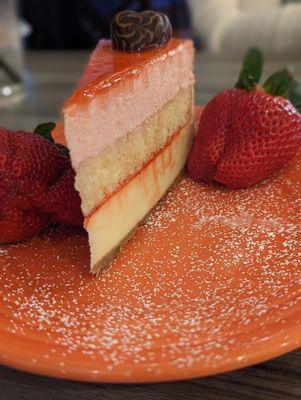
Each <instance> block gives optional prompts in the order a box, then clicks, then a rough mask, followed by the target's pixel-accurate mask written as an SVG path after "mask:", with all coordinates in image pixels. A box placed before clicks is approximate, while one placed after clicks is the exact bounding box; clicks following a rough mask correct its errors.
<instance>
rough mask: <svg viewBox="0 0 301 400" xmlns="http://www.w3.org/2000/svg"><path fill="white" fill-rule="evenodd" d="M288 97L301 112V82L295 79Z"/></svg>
mask: <svg viewBox="0 0 301 400" xmlns="http://www.w3.org/2000/svg"><path fill="white" fill-rule="evenodd" d="M288 99H289V101H290V102H291V103H292V104H293V106H294V107H295V109H296V110H297V111H299V113H301V83H298V82H297V81H295V80H294V81H293V84H292V86H291V90H290V92H289V95H288Z"/></svg>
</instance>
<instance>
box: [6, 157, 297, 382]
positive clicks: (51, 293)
mask: <svg viewBox="0 0 301 400" xmlns="http://www.w3.org/2000/svg"><path fill="white" fill-rule="evenodd" d="M298 176H300V163H299V164H298V165H296V162H294V163H291V165H290V166H288V167H287V168H286V170H285V171H284V172H283V173H281V174H280V175H279V176H275V177H273V178H271V179H270V180H268V181H265V182H263V183H261V184H259V185H257V186H256V187H254V188H251V189H248V190H241V191H229V190H227V189H222V188H219V187H216V186H214V185H198V184H196V183H194V182H193V181H191V180H190V179H188V178H184V179H183V180H182V181H181V182H180V183H179V184H178V185H177V186H176V187H174V188H173V189H172V190H171V191H170V192H169V193H168V194H167V196H165V198H164V200H163V201H161V202H160V203H159V204H158V206H157V207H156V208H155V210H154V211H153V212H152V214H151V215H150V217H149V218H148V220H147V222H146V223H145V224H144V225H143V226H141V227H140V228H139V229H138V231H137V233H136V234H135V236H134V237H133V238H132V239H131V240H130V241H129V242H128V243H127V244H126V245H125V246H124V249H123V251H122V252H121V253H120V254H119V256H118V258H117V260H116V261H115V262H114V264H113V265H112V267H111V268H109V269H108V270H107V271H105V272H104V274H103V275H102V276H100V277H99V278H95V277H93V276H91V275H90V274H89V272H88V264H89V252H88V247H87V238H86V235H85V233H83V232H82V231H81V230H72V229H68V228H57V229H54V228H51V229H49V230H48V231H46V232H45V233H44V234H42V235H40V236H39V237H38V238H35V239H34V240H32V241H30V242H27V243H23V244H20V245H15V246H3V247H1V248H0V267H1V274H0V294H1V297H0V313H1V314H0V318H1V327H0V350H1V353H2V355H1V356H0V359H2V360H3V362H7V361H6V360H7V359H9V360H15V359H16V358H17V354H18V345H17V344H16V348H14V346H12V347H9V346H7V340H8V338H14V337H19V338H24V340H30V341H33V342H34V346H33V350H32V351H31V352H30V356H29V355H28V353H26V352H22V351H21V350H22V349H21V348H20V349H19V351H20V354H22V357H23V358H22V357H21V355H20V359H21V358H22V360H21V361H20V365H21V366H23V367H24V368H30V369H32V370H35V368H36V370H39V371H42V372H44V373H48V370H47V368H48V367H49V365H52V366H53V368H54V370H55V371H56V372H52V373H55V374H57V375H61V376H68V377H73V378H78V377H80V378H84V379H88V380H96V381H97V380H100V381H101V380H112V381H114V380H119V381H120V380H123V381H137V380H138V381H139V380H156V379H167V378H169V379H170V378H177V377H186V376H193V375H200V374H206V373H212V372H214V371H217V370H220V369H227V368H229V367H231V368H233V366H236V367H237V366H239V365H244V364H245V363H247V362H249V361H248V360H251V359H252V354H255V353H256V352H258V351H263V352H264V351H266V353H265V354H266V355H267V354H268V353H267V350H265V349H266V348H267V347H269V346H270V347H272V346H273V344H274V346H278V348H280V347H283V348H284V349H285V348H293V347H294V346H295V347H296V346H297V345H298V343H299V344H300V333H299V334H298V329H297V328H296V327H297V326H298V324H299V326H300V321H301V301H300V300H301V271H300V262H299V260H300V255H301V254H300V246H299V240H300V202H299V201H300V200H299V198H298V197H299V193H300V187H298V182H297V181H298V179H297V178H298ZM299 332H300V329H299ZM5 335H6V336H5ZM20 343H21V344H20V346H21V347H22V346H25V344H24V343H25V342H24V343H23V344H22V342H20ZM26 343H27V342H26ZM1 357H2V358H1ZM11 364H14V362H11ZM28 365H30V367H28Z"/></svg>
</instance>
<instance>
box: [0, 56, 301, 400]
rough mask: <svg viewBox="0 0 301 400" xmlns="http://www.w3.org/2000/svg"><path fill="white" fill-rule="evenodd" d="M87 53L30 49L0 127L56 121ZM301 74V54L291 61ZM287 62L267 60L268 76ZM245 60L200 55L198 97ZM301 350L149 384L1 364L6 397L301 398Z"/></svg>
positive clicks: (225, 83) (221, 84)
mask: <svg viewBox="0 0 301 400" xmlns="http://www.w3.org/2000/svg"><path fill="white" fill-rule="evenodd" d="M87 58H88V53H87V52H74V51H72V52H29V53H28V54H27V55H26V66H27V70H26V73H25V86H26V93H27V96H26V98H25V100H24V101H23V102H22V103H20V104H18V105H16V106H13V107H12V106H11V107H9V108H2V109H0V126H5V127H7V128H10V129H23V130H32V129H33V128H34V127H35V126H36V125H37V124H38V123H41V122H46V121H56V120H57V119H58V118H59V109H60V106H61V104H62V102H63V100H64V99H65V98H66V97H67V96H68V94H69V93H70V92H71V90H72V88H73V87H74V85H75V83H76V81H77V79H78V78H79V76H80V73H81V71H82V70H83V67H84V65H85V63H86V61H87ZM288 61H289V62H288V64H289V65H290V66H291V68H292V69H293V70H295V73H296V77H297V78H299V79H300V78H301V59H300V58H299V59H297V58H296V59H291V60H288ZM281 67H283V61H281V60H277V59H273V60H272V59H269V60H267V61H266V68H265V71H264V76H266V75H267V74H269V73H271V72H273V71H276V70H277V69H279V68H281ZM239 69H240V61H239V60H235V59H229V58H227V57H226V56H216V55H212V54H207V53H202V54H197V56H196V67H195V73H196V80H197V82H196V101H197V103H199V104H205V103H206V102H207V101H208V100H209V99H210V98H212V97H213V95H214V94H215V93H217V92H218V91H220V90H222V89H225V88H228V87H232V86H233V85H234V83H235V81H236V79H237V76H238V72H239ZM300 366H301V350H298V351H295V352H292V353H290V354H286V355H284V356H282V357H279V358H277V359H274V360H271V361H268V362H265V363H262V364H259V365H256V366H253V367H249V368H245V369H242V370H239V371H234V372H229V373H226V374H220V375H217V376H213V377H208V378H200V379H193V380H189V381H182V382H171V383H160V384H148V385H105V384H100V385H92V384H85V383H80V382H70V381H63V380H57V379H50V378H44V377H39V376H34V375H30V374H26V373H23V372H19V371H15V370H12V369H9V368H6V367H1V366H0V400H2V399H3V400H4V399H5V400H15V399H20V400H31V399H36V400H39V399H43V400H48V399H49V400H50V399H53V398H54V397H55V399H56V400H65V399H66V400H67V399H72V398H76V399H77V400H88V399H89V400H90V399H91V400H93V399H103V400H106V399H111V400H114V399H131V398H134V399H135V400H139V399H148V400H151V399H158V400H161V399H196V398H197V399H206V400H210V399H214V400H240V399H244V400H255V399H258V400H297V399H300V398H301V367H300Z"/></svg>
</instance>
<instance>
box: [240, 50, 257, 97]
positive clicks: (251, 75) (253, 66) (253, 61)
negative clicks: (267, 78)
mask: <svg viewBox="0 0 301 400" xmlns="http://www.w3.org/2000/svg"><path fill="white" fill-rule="evenodd" d="M262 65H263V56H262V53H261V51H260V50H259V49H258V48H257V47H251V48H250V49H249V50H248V52H247V54H246V55H245V57H244V60H243V65H242V69H241V71H240V74H239V78H238V81H237V83H236V85H235V87H236V88H239V89H245V90H252V89H254V87H255V86H256V85H257V84H258V82H259V81H260V77H261V71H262Z"/></svg>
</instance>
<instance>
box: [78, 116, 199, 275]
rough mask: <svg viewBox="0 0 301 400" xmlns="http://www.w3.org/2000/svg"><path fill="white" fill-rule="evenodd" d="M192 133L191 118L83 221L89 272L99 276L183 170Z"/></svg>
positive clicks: (192, 119)
mask: <svg viewBox="0 0 301 400" xmlns="http://www.w3.org/2000/svg"><path fill="white" fill-rule="evenodd" d="M193 131H194V116H193V117H192V118H191V119H190V121H189V123H188V124H187V125H185V126H184V127H183V128H182V129H180V130H179V131H178V132H177V133H175V134H174V136H173V137H172V139H171V141H170V143H169V144H168V145H167V146H166V147H165V148H164V149H163V150H161V151H160V152H159V153H158V154H157V155H156V156H155V157H154V158H153V159H152V160H151V161H150V162H149V163H148V164H147V165H145V166H144V167H143V168H142V170H141V171H139V173H138V174H136V175H135V176H134V177H133V178H132V179H130V180H129V181H128V182H127V183H126V184H125V185H124V186H122V187H121V188H120V189H119V190H118V191H117V192H116V193H114V194H113V195H112V196H111V197H110V198H109V199H108V200H106V201H105V202H104V203H103V204H102V205H101V206H100V207H99V208H98V209H97V210H96V211H95V212H94V213H93V214H92V215H91V216H90V217H87V218H86V219H85V228H86V230H87V232H88V234H89V243H90V251H91V272H92V273H94V274H99V273H100V271H101V270H102V269H103V268H105V267H107V266H108V265H110V264H111V263H112V261H113V260H114V257H115V254H116V252H117V251H118V249H119V247H120V245H121V244H124V243H125V241H127V240H128V238H129V237H130V236H131V235H132V234H133V233H134V232H135V229H136V228H137V226H139V224H140V223H141V221H142V220H143V219H144V218H145V216H146V215H147V214H148V213H149V212H150V210H151V209H152V208H153V207H154V206H155V205H156V203H157V202H158V201H159V200H160V198H161V197H162V196H163V195H164V193H165V192H166V191H167V190H168V188H169V187H170V186H171V185H172V184H173V182H174V181H175V179H176V178H177V176H178V175H179V174H180V172H181V171H182V169H183V168H184V165H185V162H186V159H187V155H188V152H189V149H190V146H191V142H192V137H193Z"/></svg>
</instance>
